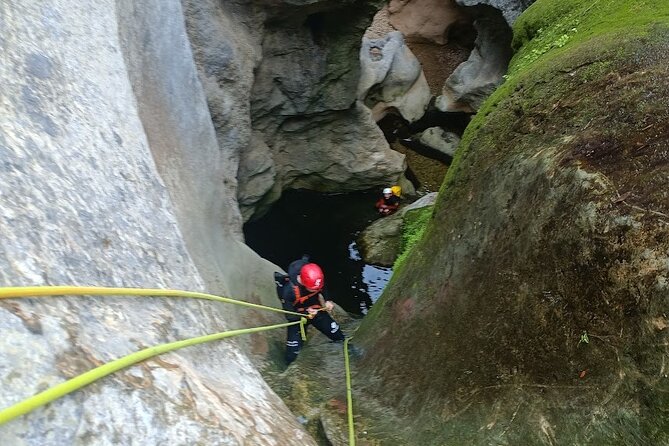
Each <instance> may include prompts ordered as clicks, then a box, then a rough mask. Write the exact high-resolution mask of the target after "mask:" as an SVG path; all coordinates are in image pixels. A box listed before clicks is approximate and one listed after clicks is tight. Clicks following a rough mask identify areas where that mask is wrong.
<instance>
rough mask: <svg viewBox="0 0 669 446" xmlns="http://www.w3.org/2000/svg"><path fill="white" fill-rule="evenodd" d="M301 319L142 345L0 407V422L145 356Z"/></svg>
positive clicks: (22, 413)
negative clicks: (16, 401)
mask: <svg viewBox="0 0 669 446" xmlns="http://www.w3.org/2000/svg"><path fill="white" fill-rule="evenodd" d="M304 321H305V319H304V318H302V319H301V320H299V321H296V322H286V323H284V324H276V325H266V326H262V327H254V328H244V329H240V330H230V331H224V332H221V333H215V334H210V335H206V336H199V337H196V338H190V339H184V340H182V341H176V342H170V343H167V344H161V345H156V346H154V347H149V348H145V349H144V350H140V351H138V352H135V353H131V354H129V355H127V356H124V357H122V358H119V359H116V360H114V361H111V362H108V363H106V364H103V365H101V366H99V367H96V368H94V369H92V370H89V371H88V372H85V373H82V374H81V375H79V376H76V377H74V378H72V379H69V380H67V381H65V382H63V383H60V384H58V385H56V386H54V387H51V388H50V389H47V390H45V391H44V392H40V393H38V394H37V395H34V396H32V397H30V398H27V399H25V400H23V401H21V402H19V403H16V404H14V405H13V406H10V407H8V408H6V409H4V410H2V411H0V425H2V424H4V423H6V422H8V421H10V420H12V419H14V418H16V417H18V416H21V415H24V414H26V413H28V412H31V411H33V410H35V409H36V408H38V407H40V406H43V405H45V404H47V403H50V402H51V401H53V400H56V399H58V398H60V397H62V396H65V395H67V394H68V393H71V392H74V391H75V390H78V389H81V388H82V387H84V386H87V385H88V384H91V383H93V382H95V381H97V380H99V379H101V378H104V377H105V376H107V375H109V374H111V373H114V372H116V371H118V370H121V369H124V368H126V367H129V366H131V365H133V364H136V363H138V362H140V361H144V360H145V359H149V358H153V357H154V356H157V355H160V354H163V353H167V352H171V351H174V350H178V349H180V348H184V347H189V346H191V345H197V344H202V343H205V342H211V341H217V340H219V339H223V338H230V337H233V336H239V335H242V334H248V333H257V332H260V331H266V330H273V329H275V328H283V327H289V326H291V325H296V324H300V326H302V327H303V326H304Z"/></svg>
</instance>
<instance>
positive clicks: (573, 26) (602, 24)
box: [509, 0, 669, 75]
mask: <svg viewBox="0 0 669 446" xmlns="http://www.w3.org/2000/svg"><path fill="white" fill-rule="evenodd" d="M668 21H669V2H666V1H664V0H593V1H589V2H584V1H583V0H561V1H554V0H538V1H537V2H535V3H534V4H533V5H532V6H530V7H529V8H528V9H527V11H525V12H524V13H523V15H522V16H521V17H520V18H519V19H518V21H517V22H516V23H515V25H514V39H513V48H514V49H515V50H516V55H515V57H514V58H513V60H512V62H511V65H510V68H509V74H510V75H513V73H516V72H519V71H522V70H524V69H526V68H528V67H529V66H530V65H532V64H533V62H535V61H536V60H537V59H539V58H540V57H542V56H543V55H544V54H547V53H553V54H554V55H555V54H559V53H561V52H563V51H565V50H567V49H568V48H569V47H570V46H572V45H577V44H580V43H582V42H585V41H587V40H589V39H591V38H593V37H595V36H598V35H607V36H608V38H609V39H612V40H615V39H617V38H620V37H621V36H622V35H624V36H626V37H630V36H632V35H633V36H635V37H639V36H643V35H646V34H647V32H648V29H649V28H650V27H651V26H652V25H653V24H654V23H667V22H668Z"/></svg>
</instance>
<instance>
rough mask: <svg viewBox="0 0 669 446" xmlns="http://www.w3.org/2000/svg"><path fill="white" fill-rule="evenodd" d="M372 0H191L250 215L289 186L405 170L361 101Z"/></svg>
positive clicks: (323, 186) (317, 185)
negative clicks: (363, 43) (361, 59)
mask: <svg viewBox="0 0 669 446" xmlns="http://www.w3.org/2000/svg"><path fill="white" fill-rule="evenodd" d="M370 3H373V2H367V1H356V2H352V3H347V4H345V5H344V4H341V3H340V2H337V1H324V2H312V1H306V0H305V1H299V2H294V1H291V2H288V1H286V2H283V1H280V2H266V3H264V2H259V3H256V4H254V5H250V4H248V2H246V1H232V2H224V3H222V2H216V1H213V0H207V1H205V2H200V1H189V0H185V1H184V4H185V5H186V6H185V9H186V18H187V27H188V34H189V37H190V39H191V41H192V44H193V46H194V48H195V57H196V61H197V64H198V67H199V72H200V74H201V77H202V78H203V79H204V87H205V92H206V95H207V100H208V102H209V106H210V109H211V111H212V118H213V120H214V124H215V127H216V130H217V136H218V139H219V143H220V144H221V147H222V149H223V150H224V151H226V152H228V151H229V152H231V153H230V154H229V155H228V156H229V157H230V161H231V162H232V163H233V164H235V165H236V163H237V162H239V161H240V160H241V164H240V165H239V175H238V180H239V182H240V187H239V189H238V197H239V203H240V208H241V212H242V215H243V217H244V219H245V220H248V219H249V218H251V217H252V216H253V215H254V214H256V213H262V212H264V211H265V210H266V209H267V207H268V206H269V205H270V204H271V203H272V202H274V201H275V200H276V199H278V197H279V196H280V195H281V191H282V190H284V189H287V188H309V189H315V190H319V191H338V192H341V191H353V190H358V189H364V188H368V187H372V186H377V185H378V184H383V183H387V182H395V181H397V178H398V177H399V176H400V175H401V174H402V172H403V171H404V167H405V166H404V157H403V156H402V155H400V154H398V153H397V152H394V151H392V150H390V148H389V147H388V144H387V143H386V141H385V139H384V138H383V134H382V133H381V131H380V130H379V129H378V128H377V126H376V125H375V124H374V121H373V120H372V118H371V113H370V112H369V111H368V110H366V109H365V108H363V107H360V106H359V105H358V104H357V103H356V85H357V82H358V77H359V73H360V71H359V66H358V62H357V60H358V49H359V47H360V37H361V36H362V34H363V32H364V29H365V27H366V26H367V24H368V23H369V21H370V20H371V15H372V14H373V13H374V12H375V9H374V6H372V5H371V4H370ZM251 122H252V123H253V124H252V125H249V124H250V123H251ZM252 131H253V133H252ZM260 158H262V159H263V164H262V167H258V166H256V165H255V164H253V163H255V161H256V160H258V159H260ZM230 187H234V185H230Z"/></svg>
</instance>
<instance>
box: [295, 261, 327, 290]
mask: <svg viewBox="0 0 669 446" xmlns="http://www.w3.org/2000/svg"><path fill="white" fill-rule="evenodd" d="M300 282H302V285H304V287H305V288H307V289H309V290H311V291H320V290H321V289H323V282H324V278H323V270H322V269H321V267H320V266H318V265H316V264H315V263H307V264H306V265H304V266H303V267H302V269H300Z"/></svg>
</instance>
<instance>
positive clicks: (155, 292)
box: [0, 286, 304, 317]
mask: <svg viewBox="0 0 669 446" xmlns="http://www.w3.org/2000/svg"><path fill="white" fill-rule="evenodd" d="M66 295H73V296H82V295H90V296H95V295H101V296H102V295H105V296H109V295H116V296H123V295H126V296H158V297H189V298H193V299H206V300H213V301H217V302H225V303H229V304H235V305H242V306H245V307H250V308H256V309H262V310H269V311H275V312H277V313H284V314H291V315H295V316H299V317H304V315H303V314H300V313H296V312H294V311H286V310H282V309H279V308H274V307H268V306H265V305H259V304H253V303H251V302H244V301H241V300H235V299H230V298H229V297H222V296H216V295H213V294H207V293H198V292H194V291H182V290H161V289H156V288H113V287H97V286H27V287H0V299H11V298H22V297H41V296H66Z"/></svg>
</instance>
